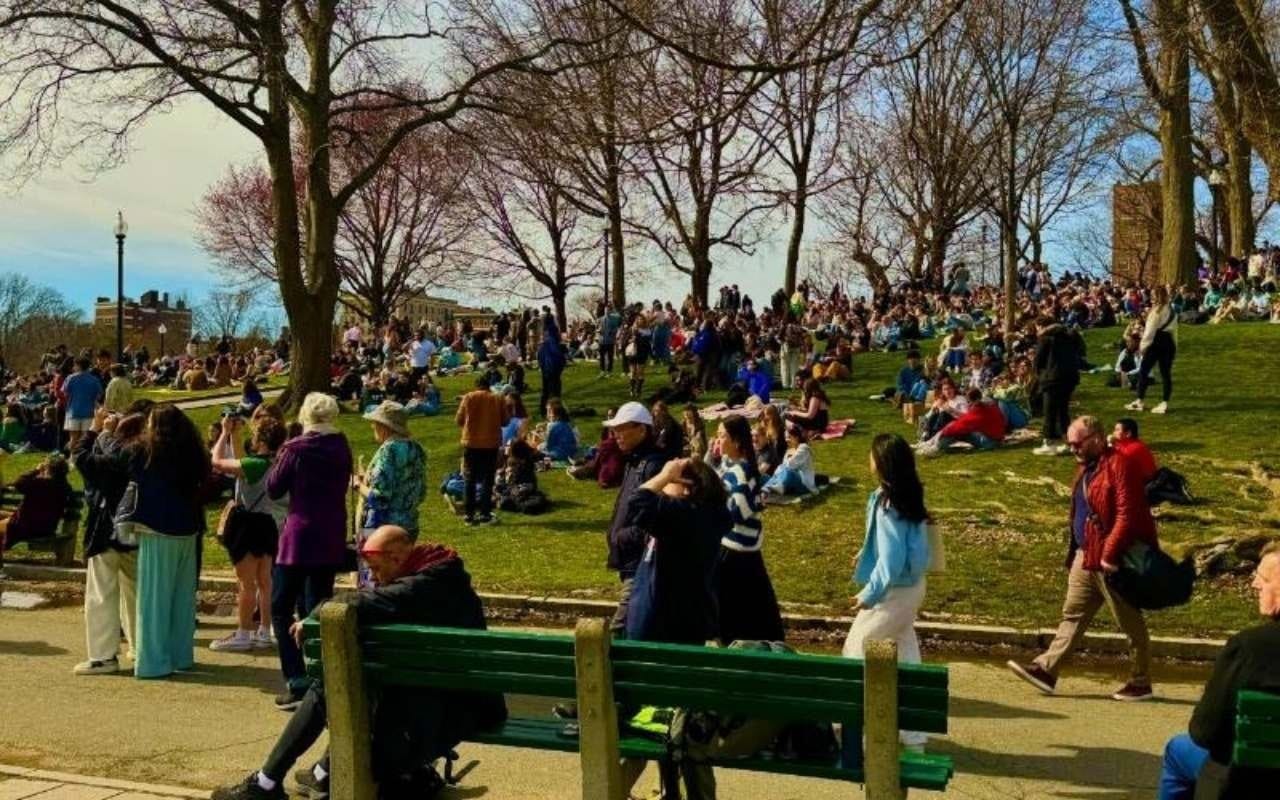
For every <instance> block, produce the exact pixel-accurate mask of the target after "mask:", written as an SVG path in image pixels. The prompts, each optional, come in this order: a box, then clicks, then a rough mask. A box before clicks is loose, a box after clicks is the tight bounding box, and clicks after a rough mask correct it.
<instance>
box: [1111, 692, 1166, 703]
mask: <svg viewBox="0 0 1280 800" xmlns="http://www.w3.org/2000/svg"><path fill="white" fill-rule="evenodd" d="M1155 696H1156V695H1155V692H1151V693H1149V694H1144V695H1136V696H1135V695H1128V694H1120V693H1119V692H1116V693H1115V694H1113V695H1111V699H1112V700H1115V701H1116V702H1119V703H1145V702H1146V701H1148V700H1154V699H1155Z"/></svg>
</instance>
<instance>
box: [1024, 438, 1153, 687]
mask: <svg viewBox="0 0 1280 800" xmlns="http://www.w3.org/2000/svg"><path fill="white" fill-rule="evenodd" d="M1067 445H1068V446H1069V447H1070V448H1071V452H1072V453H1074V454H1075V457H1076V461H1077V462H1079V467H1078V468H1077V469H1076V479H1075V484H1074V486H1072V488H1071V515H1070V522H1071V538H1070V544H1069V546H1068V549H1067V564H1068V570H1069V572H1068V574H1067V599H1066V601H1065V602H1064V603H1063V605H1062V622H1061V623H1059V625H1058V633H1057V635H1056V636H1055V637H1054V639H1053V642H1052V643H1051V644H1050V645H1049V649H1048V650H1046V651H1044V652H1043V653H1041V654H1040V656H1038V657H1037V658H1036V659H1035V661H1033V662H1031V663H1030V664H1019V663H1017V662H1014V661H1010V662H1009V668H1010V669H1012V670H1013V671H1014V674H1016V675H1017V676H1018V677H1020V678H1022V679H1023V680H1024V681H1026V682H1027V683H1030V684H1031V685H1032V686H1035V687H1036V688H1037V689H1039V690H1040V691H1042V692H1044V693H1045V694H1052V693H1053V691H1054V688H1055V687H1056V686H1057V683H1058V670H1059V669H1060V668H1061V665H1062V662H1063V661H1064V660H1065V659H1066V658H1067V656H1068V655H1069V654H1070V653H1071V651H1072V650H1073V649H1075V647H1076V645H1078V644H1079V643H1080V639H1081V638H1082V637H1083V636H1084V633H1085V630H1086V629H1087V628H1088V627H1089V623H1090V622H1092V621H1093V617H1094V615H1095V614H1097V613H1098V609H1100V608H1102V605H1103V604H1104V603H1105V604H1106V605H1107V607H1108V608H1110V609H1111V614H1112V616H1114V617H1115V618H1116V622H1118V623H1119V624H1120V628H1121V630H1123V631H1124V634H1125V636H1127V637H1128V639H1129V657H1130V659H1131V661H1132V670H1133V671H1132V674H1131V677H1130V678H1129V682H1128V683H1126V684H1125V685H1124V686H1123V687H1121V688H1120V689H1119V690H1117V691H1116V692H1115V693H1114V694H1113V695H1112V698H1114V699H1116V700H1127V701H1133V700H1149V699H1151V697H1152V692H1151V669H1150V668H1151V648H1150V637H1149V636H1148V634H1147V623H1146V620H1145V619H1143V617H1142V612H1141V611H1139V610H1138V609H1135V608H1133V607H1132V606H1130V605H1129V604H1128V603H1126V602H1125V601H1124V600H1123V599H1121V598H1120V597H1119V596H1118V595H1116V594H1113V593H1112V592H1111V591H1110V590H1109V589H1108V588H1107V581H1106V578H1107V575H1108V574H1109V573H1112V572H1115V571H1117V570H1118V569H1119V565H1120V562H1121V560H1122V559H1123V558H1124V554H1125V552H1126V551H1127V550H1128V549H1129V547H1130V546H1132V545H1133V544H1135V543H1136V542H1145V543H1146V544H1148V545H1151V546H1155V545H1156V544H1157V542H1156V523H1155V519H1154V518H1153V517H1152V516H1151V508H1150V506H1148V505H1147V497H1146V492H1145V488H1144V486H1143V483H1142V480H1141V476H1140V475H1139V474H1138V471H1137V469H1135V467H1134V464H1133V461H1132V460H1131V459H1128V458H1125V457H1124V456H1122V455H1120V454H1119V453H1118V452H1116V451H1115V450H1113V449H1112V448H1111V447H1110V446H1108V444H1107V440H1106V436H1105V434H1104V432H1103V430H1102V424H1101V423H1100V422H1098V420H1097V418H1096V417H1080V418H1079V419H1077V420H1076V421H1075V422H1073V423H1071V427H1070V428H1069V429H1068V430H1067Z"/></svg>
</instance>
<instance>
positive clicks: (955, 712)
mask: <svg viewBox="0 0 1280 800" xmlns="http://www.w3.org/2000/svg"><path fill="white" fill-rule="evenodd" d="M947 715H948V716H951V717H966V718H969V719H1066V718H1067V715H1066V714H1059V713H1057V712H1054V711H1040V710H1038V709H1033V708H1023V707H1020V706H1007V705H1005V704H1004V703H993V702H991V701H990V700H978V699H976V698H972V697H957V696H955V695H952V696H951V702H950V705H949V708H948V711H947Z"/></svg>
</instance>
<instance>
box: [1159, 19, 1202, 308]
mask: <svg viewBox="0 0 1280 800" xmlns="http://www.w3.org/2000/svg"><path fill="white" fill-rule="evenodd" d="M1187 3H1188V0H1158V2H1156V4H1155V6H1156V26H1157V28H1158V29H1159V31H1160V59H1159V69H1160V84H1161V87H1162V89H1163V94H1164V97H1163V98H1162V102H1161V103H1160V158H1161V171H1160V201H1161V220H1162V222H1163V228H1162V229H1161V232H1160V238H1161V241H1160V280H1161V282H1162V283H1165V284H1167V285H1169V286H1174V287H1177V286H1181V285H1183V284H1184V283H1189V282H1194V281H1195V279H1196V244H1195V233H1196V228H1195V194H1194V183H1195V170H1194V169H1193V167H1192V162H1191V56H1190V47H1189V43H1188V41H1187V25H1188V18H1187Z"/></svg>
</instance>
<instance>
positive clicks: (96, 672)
mask: <svg viewBox="0 0 1280 800" xmlns="http://www.w3.org/2000/svg"><path fill="white" fill-rule="evenodd" d="M119 671H120V668H119V667H115V668H114V669H90V670H72V671H71V674H72V675H75V676H77V677H80V678H88V677H92V676H94V675H115V674H116V673H117V672H119Z"/></svg>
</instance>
